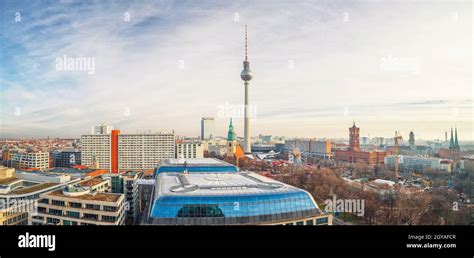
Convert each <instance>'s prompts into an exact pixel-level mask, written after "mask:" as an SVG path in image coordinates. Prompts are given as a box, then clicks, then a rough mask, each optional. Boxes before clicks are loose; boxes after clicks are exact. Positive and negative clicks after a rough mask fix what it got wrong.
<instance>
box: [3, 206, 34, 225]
mask: <svg viewBox="0 0 474 258" xmlns="http://www.w3.org/2000/svg"><path fill="white" fill-rule="evenodd" d="M9 225H28V212H26V211H19V210H18V208H17V207H14V206H9V207H2V206H0V226H9Z"/></svg>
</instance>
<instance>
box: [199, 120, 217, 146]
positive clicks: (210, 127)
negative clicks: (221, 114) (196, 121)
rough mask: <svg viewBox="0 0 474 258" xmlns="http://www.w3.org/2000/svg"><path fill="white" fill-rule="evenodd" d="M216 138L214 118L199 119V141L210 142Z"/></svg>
mask: <svg viewBox="0 0 474 258" xmlns="http://www.w3.org/2000/svg"><path fill="white" fill-rule="evenodd" d="M215 136H216V124H215V121H214V117H203V118H202V119H201V140H210V139H213V138H214V137H215Z"/></svg>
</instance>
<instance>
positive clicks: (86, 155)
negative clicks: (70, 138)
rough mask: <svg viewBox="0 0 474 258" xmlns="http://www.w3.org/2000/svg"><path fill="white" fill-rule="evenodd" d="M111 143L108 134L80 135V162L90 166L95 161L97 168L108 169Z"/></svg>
mask: <svg viewBox="0 0 474 258" xmlns="http://www.w3.org/2000/svg"><path fill="white" fill-rule="evenodd" d="M111 143H112V140H111V137H110V134H88V135H82V136H81V145H82V149H81V164H82V165H84V166H88V167H91V166H92V165H93V164H94V163H96V164H97V168H102V169H110V161H111V158H110V157H111V151H110V150H111V148H110V146H111Z"/></svg>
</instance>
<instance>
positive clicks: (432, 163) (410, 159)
mask: <svg viewBox="0 0 474 258" xmlns="http://www.w3.org/2000/svg"><path fill="white" fill-rule="evenodd" d="M450 164H452V162H451V161H449V160H443V159H440V158H431V157H417V156H404V155H399V158H398V169H399V171H405V172H411V171H416V172H422V171H423V170H425V169H427V168H431V169H438V170H444V171H447V172H451V168H452V166H451V165H450ZM385 165H386V166H387V168H389V169H395V156H394V155H389V156H386V157H385Z"/></svg>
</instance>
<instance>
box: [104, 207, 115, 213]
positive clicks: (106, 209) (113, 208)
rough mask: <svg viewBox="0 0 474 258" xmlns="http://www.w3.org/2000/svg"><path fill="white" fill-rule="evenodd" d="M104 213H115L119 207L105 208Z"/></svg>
mask: <svg viewBox="0 0 474 258" xmlns="http://www.w3.org/2000/svg"><path fill="white" fill-rule="evenodd" d="M104 211H111V212H115V211H117V207H113V206H104Z"/></svg>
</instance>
